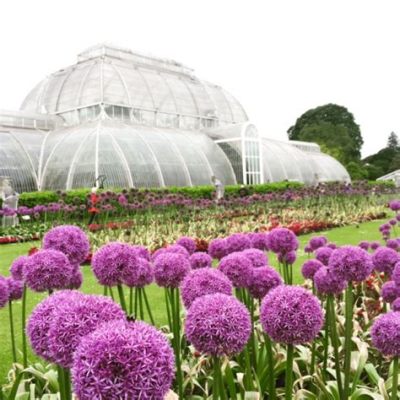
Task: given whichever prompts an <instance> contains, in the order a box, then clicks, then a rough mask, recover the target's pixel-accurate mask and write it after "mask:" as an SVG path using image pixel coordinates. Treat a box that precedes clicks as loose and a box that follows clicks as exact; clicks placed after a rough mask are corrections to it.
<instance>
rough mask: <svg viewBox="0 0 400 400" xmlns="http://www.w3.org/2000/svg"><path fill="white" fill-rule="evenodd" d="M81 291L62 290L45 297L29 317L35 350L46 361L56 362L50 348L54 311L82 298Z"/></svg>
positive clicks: (30, 336)
mask: <svg viewBox="0 0 400 400" xmlns="http://www.w3.org/2000/svg"><path fill="white" fill-rule="evenodd" d="M82 296H83V295H82V294H81V293H80V292H77V291H74V290H62V291H60V292H56V293H54V294H52V295H51V296H49V297H47V298H46V299H44V300H43V301H42V302H41V303H39V304H38V305H37V306H36V307H35V308H34V310H33V312H32V314H31V315H30V317H29V320H28V324H27V327H26V332H27V334H28V337H29V340H30V343H31V346H32V349H33V351H34V352H35V353H36V354H37V355H38V356H40V357H42V358H44V359H45V360H46V361H50V362H54V360H53V358H52V356H51V352H50V349H49V336H48V335H49V329H50V326H51V325H52V323H53V321H54V313H56V312H57V310H58V309H61V310H63V309H64V308H65V307H67V306H68V304H69V303H71V302H75V301H78V300H79V299H80V298H82Z"/></svg>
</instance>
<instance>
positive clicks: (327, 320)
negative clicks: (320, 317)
mask: <svg viewBox="0 0 400 400" xmlns="http://www.w3.org/2000/svg"><path fill="white" fill-rule="evenodd" d="M329 303H330V297H328V298H327V299H326V315H325V332H324V333H325V335H324V362H323V364H322V376H323V377H324V379H325V380H326V378H327V377H326V372H327V371H326V370H327V368H328V350H329V324H330V323H331V322H330V316H329V312H328V310H329ZM314 342H315V340H314Z"/></svg>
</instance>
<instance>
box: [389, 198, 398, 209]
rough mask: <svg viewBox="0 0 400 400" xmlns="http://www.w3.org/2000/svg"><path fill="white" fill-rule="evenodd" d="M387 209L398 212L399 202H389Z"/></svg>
mask: <svg viewBox="0 0 400 400" xmlns="http://www.w3.org/2000/svg"><path fill="white" fill-rule="evenodd" d="M389 207H390V209H391V210H393V211H399V210H400V201H399V200H392V201H390V202H389Z"/></svg>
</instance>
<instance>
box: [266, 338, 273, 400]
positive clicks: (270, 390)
mask: <svg viewBox="0 0 400 400" xmlns="http://www.w3.org/2000/svg"><path fill="white" fill-rule="evenodd" d="M264 340H265V347H266V350H267V360H268V367H269V374H268V395H269V397H268V398H269V399H270V400H275V399H276V388H275V373H274V370H275V363H274V355H273V353H272V343H271V339H270V338H269V336H268V335H267V334H264Z"/></svg>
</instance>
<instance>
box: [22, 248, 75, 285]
mask: <svg viewBox="0 0 400 400" xmlns="http://www.w3.org/2000/svg"><path fill="white" fill-rule="evenodd" d="M73 272H74V270H73V267H72V265H71V263H70V262H69V260H68V258H67V256H66V255H65V254H64V253H62V252H61V251H58V250H40V251H38V252H37V253H35V254H33V255H32V256H30V257H29V258H28V260H27V261H26V263H25V266H24V280H25V283H26V285H27V286H28V287H29V288H30V289H32V290H33V291H35V292H45V291H51V290H55V289H66V288H68V286H69V282H70V279H71V276H72V274H73Z"/></svg>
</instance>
